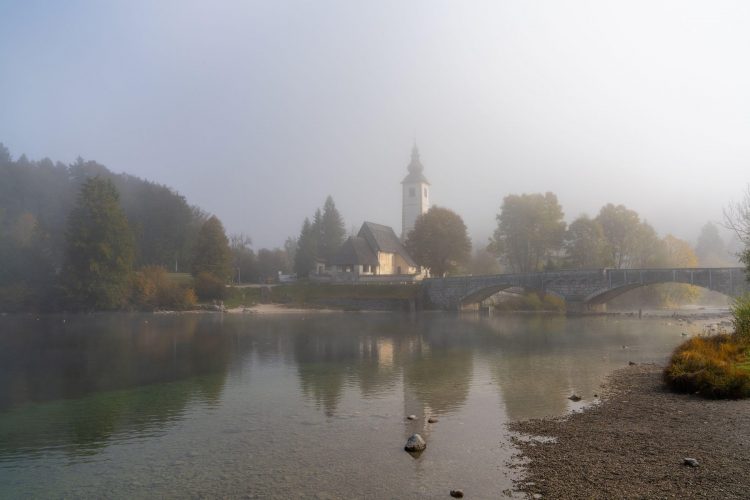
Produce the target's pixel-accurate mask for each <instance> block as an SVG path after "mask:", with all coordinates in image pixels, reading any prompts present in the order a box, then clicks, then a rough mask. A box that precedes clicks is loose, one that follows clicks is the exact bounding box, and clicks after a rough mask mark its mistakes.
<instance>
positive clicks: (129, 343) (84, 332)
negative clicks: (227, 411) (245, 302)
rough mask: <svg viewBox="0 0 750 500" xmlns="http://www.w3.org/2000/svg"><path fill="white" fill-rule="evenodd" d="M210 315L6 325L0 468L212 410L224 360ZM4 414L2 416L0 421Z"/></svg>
mask: <svg viewBox="0 0 750 500" xmlns="http://www.w3.org/2000/svg"><path fill="white" fill-rule="evenodd" d="M215 327H216V325H215V321H214V318H213V317H211V316H199V315H191V316H188V315H186V316H181V317H179V318H165V317H159V316H151V315H149V316H144V315H95V316H88V317H84V316H77V317H68V318H65V317H59V316H47V317H41V318H39V319H38V320H37V319H36V318H33V317H11V318H9V319H6V320H4V321H3V329H2V334H0V416H2V418H0V460H3V459H4V457H5V458H7V457H8V456H13V455H15V454H17V453H19V452H22V451H25V450H32V451H34V450H36V451H43V450H49V449H53V450H58V451H64V452H65V453H67V454H69V455H83V456H85V455H90V454H91V453H94V452H96V450H98V449H100V448H102V447H105V446H106V445H107V444H108V442H109V441H110V440H111V439H112V438H113V437H114V436H116V435H119V434H130V433H139V434H144V433H147V432H152V431H154V429H158V428H160V427H161V426H163V425H164V423H166V422H171V421H174V420H176V419H177V418H179V417H180V415H181V414H182V412H183V410H184V408H185V407H186V405H187V404H188V403H190V402H192V401H198V402H201V403H204V404H217V403H218V402H219V401H220V398H221V391H222V388H223V386H224V381H225V378H226V377H225V374H226V367H227V363H228V360H229V356H230V353H231V346H230V344H229V342H228V339H227V338H226V337H224V336H221V335H215V334H214V333H213V331H214V329H215ZM3 411H4V413H3Z"/></svg>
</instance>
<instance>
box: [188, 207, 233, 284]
mask: <svg viewBox="0 0 750 500" xmlns="http://www.w3.org/2000/svg"><path fill="white" fill-rule="evenodd" d="M192 272H193V276H198V275H199V274H201V273H208V274H210V275H212V276H213V277H214V278H216V279H217V280H219V281H221V282H222V283H226V282H227V281H228V280H229V278H230V276H231V275H232V251H231V249H230V248H229V240H228V239H227V236H226V234H225V233H224V226H223V225H222V224H221V221H220V220H219V219H218V218H217V217H216V216H215V215H214V216H211V217H210V218H209V219H208V220H207V221H206V222H204V223H203V226H201V229H200V232H199V233H198V238H197V240H196V242H195V249H194V250H193V266H192Z"/></svg>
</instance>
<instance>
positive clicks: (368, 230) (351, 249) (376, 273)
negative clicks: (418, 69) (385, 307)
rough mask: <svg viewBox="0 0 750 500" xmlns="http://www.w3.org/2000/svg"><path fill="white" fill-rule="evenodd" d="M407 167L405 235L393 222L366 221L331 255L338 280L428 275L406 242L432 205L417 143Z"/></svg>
mask: <svg viewBox="0 0 750 500" xmlns="http://www.w3.org/2000/svg"><path fill="white" fill-rule="evenodd" d="M407 171H408V173H407V175H406V177H404V180H403V181H401V190H402V205H401V237H400V238H399V237H398V236H396V233H395V231H394V230H393V228H391V227H389V226H384V225H382V224H376V223H374V222H365V223H363V224H362V227H361V228H360V230H359V232H358V233H357V236H352V237H350V238H349V239H348V240H346V242H344V244H343V245H342V246H341V248H340V249H339V251H338V252H337V253H336V255H335V256H334V257H333V259H331V262H330V263H329V266H330V271H331V276H332V277H333V278H334V281H370V280H368V278H371V279H375V280H382V279H384V278H385V279H389V278H390V279H399V280H403V281H416V280H418V279H421V278H423V277H424V276H425V273H424V271H423V270H422V269H421V268H420V267H419V266H418V265H417V264H416V262H414V259H412V257H411V256H410V255H409V253H408V252H407V251H406V248H405V247H404V244H403V242H404V240H405V239H406V236H407V235H408V234H409V231H411V230H412V229H413V228H414V223H415V222H416V221H417V218H418V217H419V216H420V215H422V214H423V213H425V212H427V210H428V209H429V208H430V192H429V186H430V182H429V181H428V180H427V178H426V177H425V176H424V166H423V165H422V162H421V160H420V158H419V150H418V149H417V145H416V144H414V147H413V148H412V152H411V162H409V165H408V166H407ZM375 277H380V279H378V278H375Z"/></svg>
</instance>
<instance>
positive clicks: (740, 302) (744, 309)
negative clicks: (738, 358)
mask: <svg viewBox="0 0 750 500" xmlns="http://www.w3.org/2000/svg"><path fill="white" fill-rule="evenodd" d="M732 316H733V318H732V324H733V326H734V333H735V334H736V335H738V336H740V337H743V338H745V339H750V294H745V295H743V296H742V297H739V298H738V299H736V300H735V301H734V304H733V305H732Z"/></svg>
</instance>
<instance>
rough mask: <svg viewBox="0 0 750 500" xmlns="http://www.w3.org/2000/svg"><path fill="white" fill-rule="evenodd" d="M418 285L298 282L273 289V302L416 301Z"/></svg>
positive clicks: (418, 292) (419, 289)
mask: <svg viewBox="0 0 750 500" xmlns="http://www.w3.org/2000/svg"><path fill="white" fill-rule="evenodd" d="M420 291H421V287H420V286H418V285H369V284H368V285H331V284H325V283H306V282H298V283H294V284H288V285H279V286H275V287H273V288H272V289H271V300H272V301H273V302H281V303H293V304H300V305H303V304H311V303H313V302H314V301H315V300H319V299H372V300H382V299H401V300H408V299H415V298H417V296H418V295H419V294H420Z"/></svg>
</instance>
